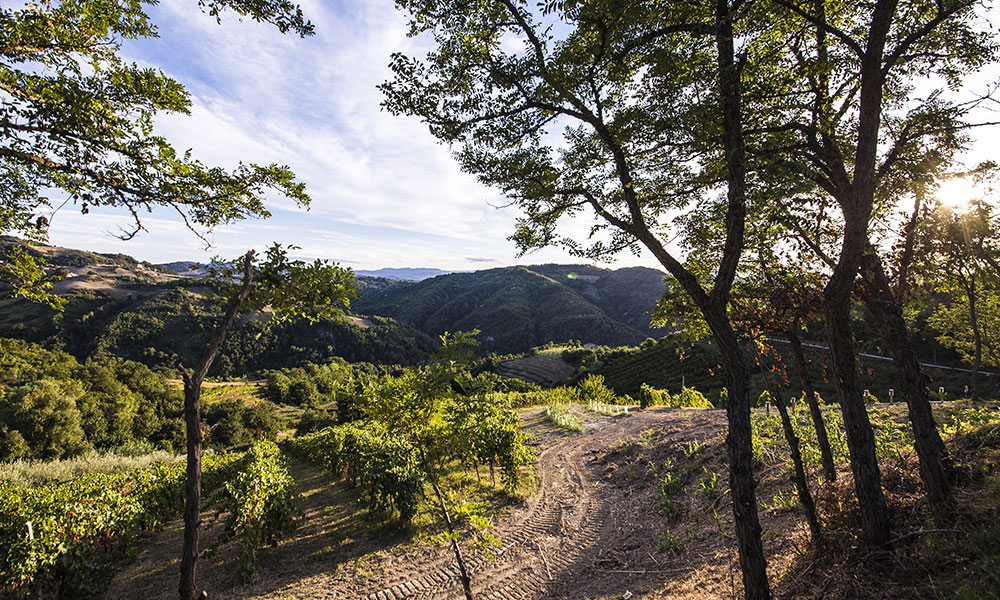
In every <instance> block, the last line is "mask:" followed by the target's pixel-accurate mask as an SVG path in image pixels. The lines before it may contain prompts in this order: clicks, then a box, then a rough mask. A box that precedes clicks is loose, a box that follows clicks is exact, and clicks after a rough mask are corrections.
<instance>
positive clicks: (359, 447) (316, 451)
mask: <svg viewBox="0 0 1000 600" xmlns="http://www.w3.org/2000/svg"><path fill="white" fill-rule="evenodd" d="M289 445H290V447H291V449H292V450H293V451H294V452H296V453H298V454H299V455H301V456H302V457H303V458H304V459H306V460H308V461H309V462H312V463H314V464H318V465H320V466H323V467H325V468H326V469H328V470H329V471H331V472H333V473H338V474H342V475H343V476H344V477H345V478H346V479H347V480H348V481H350V482H351V483H352V484H354V485H357V486H358V487H359V488H361V490H362V492H363V493H364V496H365V500H366V503H367V505H368V510H369V511H370V512H392V511H398V512H399V516H400V518H401V519H402V520H404V521H405V520H409V519H411V518H412V517H413V515H414V514H415V513H416V507H417V500H418V495H419V493H420V491H421V490H422V488H423V481H424V473H423V471H422V470H421V469H420V459H419V456H418V453H417V449H416V448H415V447H414V446H413V445H412V444H410V443H409V442H408V441H406V440H405V439H403V438H402V437H400V436H398V435H393V434H391V433H390V432H388V431H387V430H386V429H385V427H382V426H381V425H378V424H375V423H371V424H365V425H363V426H362V425H357V424H347V425H339V426H336V427H327V428H325V429H323V430H320V431H317V432H315V433H311V434H308V435H305V436H302V437H296V438H293V439H291V440H290V441H289Z"/></svg>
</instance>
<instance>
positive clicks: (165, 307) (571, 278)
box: [0, 238, 665, 375]
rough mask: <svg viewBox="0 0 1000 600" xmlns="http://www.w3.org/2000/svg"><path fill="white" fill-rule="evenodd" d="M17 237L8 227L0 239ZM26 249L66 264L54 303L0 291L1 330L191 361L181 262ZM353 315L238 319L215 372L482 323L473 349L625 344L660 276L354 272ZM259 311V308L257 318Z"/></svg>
mask: <svg viewBox="0 0 1000 600" xmlns="http://www.w3.org/2000/svg"><path fill="white" fill-rule="evenodd" d="M13 243H20V241H19V240H16V239H14V238H4V239H2V240H0V245H6V244H13ZM31 251H32V252H33V253H34V254H36V255H38V256H41V257H44V258H45V259H46V261H47V262H48V263H49V264H50V265H51V266H52V268H53V269H54V270H57V271H58V272H59V273H61V274H62V275H63V277H64V278H63V279H62V280H60V281H59V282H57V283H56V287H55V291H56V293H58V294H60V295H62V296H65V297H66V298H68V299H69V303H68V305H67V307H66V310H65V311H64V312H62V313H58V312H55V311H52V310H50V309H48V308H46V307H44V306H40V305H36V304H31V303H29V302H26V301H24V300H19V299H10V298H8V299H6V300H3V301H2V302H0V307H2V309H0V336H8V337H17V338H22V339H26V340H29V341H33V342H40V343H44V344H46V345H49V346H53V347H61V348H64V349H66V350H67V351H68V352H70V353H72V354H73V355H75V356H76V357H77V358H79V359H86V358H87V357H89V356H91V355H93V354H95V353H108V354H115V355H118V356H122V357H124V358H129V359H132V360H137V361H141V362H144V363H146V364H149V365H151V366H156V365H164V366H166V365H173V364H174V363H175V362H176V359H178V358H179V359H181V360H187V361H190V360H192V358H193V357H194V355H195V354H197V353H198V351H199V349H200V348H201V347H202V344H203V343H204V340H205V339H206V338H207V336H208V335H209V334H210V332H211V330H212V328H213V327H214V322H215V319H216V318H217V316H218V314H219V312H220V309H219V307H218V306H216V305H215V304H213V302H212V301H211V300H210V299H209V298H208V297H207V296H206V294H205V292H206V291H207V289H206V288H205V287H204V285H203V284H202V283H201V282H200V281H199V280H198V279H197V278H195V277H192V276H191V272H190V269H189V266H190V264H192V263H190V262H186V261H181V262H177V263H171V264H169V265H154V264H150V263H148V262H143V261H138V260H136V259H134V258H132V257H130V256H127V255H124V254H114V255H111V254H98V253H93V252H87V251H84V250H74V249H69V248H60V247H56V246H47V245H32V246H31ZM358 287H359V292H360V294H361V298H360V299H359V300H357V301H355V302H354V304H353V305H352V311H353V314H354V318H351V319H348V320H344V321H325V322H321V323H319V324H316V325H312V326H310V325H307V324H305V323H289V324H282V325H279V326H276V327H265V326H264V325H263V323H261V320H262V319H260V318H259V316H258V317H257V318H248V319H245V320H244V322H243V323H241V324H240V326H239V327H238V328H237V329H236V330H235V331H234V332H233V334H232V335H231V338H230V339H229V340H228V341H227V342H226V346H225V347H224V349H223V355H224V357H225V358H220V360H219V364H218V367H217V369H216V371H217V373H216V374H219V375H240V374H245V373H248V372H251V371H255V370H257V369H260V368H264V367H269V368H276V367H284V366H296V365H298V364H302V363H304V362H306V361H313V362H318V361H322V360H326V359H328V358H332V357H335V356H339V357H342V358H344V359H346V360H349V361H366V362H376V363H382V364H416V363H420V362H422V361H424V360H426V359H427V357H428V356H429V355H430V353H431V352H433V350H434V347H435V346H436V341H435V340H436V336H438V335H440V334H441V333H443V332H445V331H461V330H465V331H468V330H472V329H479V330H480V331H481V332H482V334H481V335H480V338H479V339H480V342H481V348H480V351H481V352H482V353H487V352H497V353H501V354H503V353H515V352H523V351H526V350H528V349H530V348H531V347H533V346H540V345H543V344H545V343H547V342H550V341H555V342H561V341H567V340H571V339H576V340H580V341H581V342H584V343H594V344H599V345H607V346H624V345H634V344H638V343H640V342H641V341H642V340H644V339H645V338H647V337H649V335H650V334H655V332H653V331H652V330H650V329H649V328H648V321H649V316H648V315H649V311H650V310H651V309H652V307H653V306H654V305H655V303H656V300H657V299H658V298H659V296H660V294H661V293H662V291H663V289H665V284H664V283H663V279H662V274H661V273H659V272H658V271H655V270H653V269H643V268H638V269H636V268H633V269H619V270H617V271H613V270H609V269H601V268H597V267H592V266H586V265H539V266H534V267H506V268H498V269H489V270H485V271H477V272H471V273H450V274H444V275H438V276H436V277H431V278H428V279H424V280H422V281H416V282H414V281H398V280H395V279H390V278H388V277H359V278H358ZM265 320H266V319H265Z"/></svg>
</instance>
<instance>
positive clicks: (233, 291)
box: [177, 244, 357, 600]
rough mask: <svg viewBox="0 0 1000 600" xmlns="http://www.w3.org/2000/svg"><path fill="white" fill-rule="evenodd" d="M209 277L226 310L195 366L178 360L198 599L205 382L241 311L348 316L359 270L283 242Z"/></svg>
mask: <svg viewBox="0 0 1000 600" xmlns="http://www.w3.org/2000/svg"><path fill="white" fill-rule="evenodd" d="M208 272H209V274H208V278H209V279H210V281H211V282H212V283H214V284H215V285H218V286H221V290H220V291H219V293H218V294H219V297H220V299H222V300H223V301H224V303H225V304H226V306H227V308H226V313H225V315H224V316H223V318H222V321H221V322H220V323H219V325H218V326H217V327H216V329H215V332H214V333H213V334H212V338H211V340H210V341H209V343H208V345H207V346H206V347H205V349H204V352H203V354H202V355H201V358H200V359H199V360H198V362H197V363H196V364H195V365H194V367H193V368H191V369H189V368H187V367H185V366H184V365H183V364H181V363H178V365H177V368H178V369H179V370H180V372H181V375H182V377H183V379H184V420H185V423H186V427H187V470H186V473H187V480H186V483H185V503H184V551H183V554H182V555H181V579H180V588H179V592H180V597H181V600H191V599H192V598H194V597H195V590H196V587H195V577H196V570H195V566H196V562H197V559H198V533H199V531H198V530H199V528H200V525H201V516H200V515H201V450H202V431H201V385H202V382H204V380H205V376H206V375H207V374H208V370H209V368H211V366H212V362H213V361H214V360H215V357H216V355H217V354H218V352H219V348H220V347H221V346H222V342H223V341H224V340H225V338H226V335H227V334H228V333H229V331H230V329H231V328H232V327H233V324H234V323H235V322H236V317H237V315H239V314H240V312H241V311H255V310H257V311H260V310H265V309H267V310H269V311H270V312H271V315H272V322H278V321H282V320H288V319H291V318H294V317H304V318H306V319H308V320H310V321H313V322H315V321H317V320H319V319H323V318H333V317H336V316H339V315H342V314H343V311H344V310H345V309H346V308H348V307H349V305H350V299H351V298H352V297H357V294H356V292H355V287H354V286H355V283H354V274H353V273H352V272H351V271H350V269H342V268H340V267H339V266H337V265H335V264H330V263H328V262H326V261H321V260H317V261H314V262H313V263H305V262H303V261H300V260H290V259H289V258H288V251H287V249H285V248H282V247H281V246H279V245H278V244H274V245H272V246H271V247H270V248H268V250H267V252H266V254H265V256H264V257H263V259H258V258H257V254H256V253H255V252H254V251H252V250H251V251H250V252H247V253H246V254H244V255H243V257H242V258H240V259H238V260H236V261H232V262H221V261H216V262H215V264H213V265H210V266H209V267H208Z"/></svg>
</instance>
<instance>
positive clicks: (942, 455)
mask: <svg viewBox="0 0 1000 600" xmlns="http://www.w3.org/2000/svg"><path fill="white" fill-rule="evenodd" d="M861 273H862V285H861V286H859V289H860V292H861V295H862V298H863V300H864V302H865V306H866V307H867V308H868V312H869V313H870V314H871V316H872V320H873V321H874V323H875V326H876V327H877V328H878V330H879V335H880V337H881V338H882V341H883V342H884V343H885V345H886V347H887V348H888V350H889V353H890V354H891V355H892V364H893V366H894V367H895V369H896V378H897V379H898V380H899V385H900V386H901V391H902V393H903V397H904V398H905V399H906V406H907V408H908V410H909V413H910V422H911V423H912V425H913V446H914V449H915V450H916V451H917V457H918V458H919V460H920V478H921V479H922V480H923V483H924V489H925V490H926V491H927V501H928V504H929V505H930V508H931V512H932V514H933V515H934V519H935V521H937V522H938V523H942V524H944V523H948V522H950V521H951V518H952V517H953V515H954V503H953V500H952V495H951V483H950V482H949V481H948V476H947V471H946V468H945V464H946V462H947V449H946V448H945V445H944V442H943V441H941V436H940V434H939V433H938V430H937V424H936V423H935V422H934V414H933V413H932V411H931V403H930V397H929V396H928V395H927V384H926V379H925V377H924V374H923V372H922V370H921V368H920V362H919V361H918V360H917V354H916V352H914V350H913V344H912V342H911V341H910V336H909V333H908V331H907V327H906V321H905V320H904V319H903V310H902V307H901V306H900V305H899V302H897V301H896V298H895V297H894V296H893V294H892V291H891V289H890V287H889V280H888V277H886V275H885V270H884V269H883V268H882V263H881V261H880V260H879V258H878V256H877V255H876V254H875V251H874V248H872V247H871V246H869V247H868V250H867V252H865V255H864V257H863V259H862V262H861Z"/></svg>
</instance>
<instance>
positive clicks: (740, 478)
mask: <svg viewBox="0 0 1000 600" xmlns="http://www.w3.org/2000/svg"><path fill="white" fill-rule="evenodd" d="M705 317H706V320H707V321H708V324H709V326H710V327H711V329H712V333H713V335H714V338H715V341H716V342H717V343H718V344H719V349H720V350H721V352H722V362H723V364H724V366H725V369H726V383H727V391H728V402H727V404H726V417H727V419H728V421H729V432H728V433H727V434H726V451H727V453H728V455H729V490H730V493H731V494H732V497H733V522H734V524H735V527H736V542H737V545H738V547H739V553H740V567H741V569H742V571H743V588H744V592H745V594H746V597H747V598H750V599H753V600H766V599H768V598H770V597H771V591H770V587H769V585H768V582H767V561H766V560H765V558H764V548H763V545H762V544H761V539H760V533H761V527H760V520H759V518H758V515H757V494H756V489H757V482H756V481H755V480H754V477H753V443H752V434H751V432H752V425H751V423H750V368H749V366H748V364H747V360H746V355H745V353H744V352H743V348H742V347H741V346H740V343H739V340H738V339H737V338H736V333H735V332H734V331H733V330H732V327H730V325H729V321H728V319H727V318H726V315H725V312H724V310H722V311H719V310H713V311H708V312H707V313H706V315H705Z"/></svg>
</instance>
